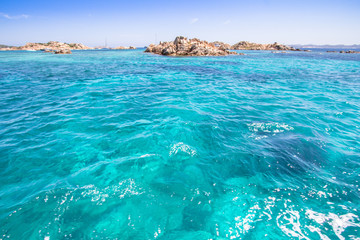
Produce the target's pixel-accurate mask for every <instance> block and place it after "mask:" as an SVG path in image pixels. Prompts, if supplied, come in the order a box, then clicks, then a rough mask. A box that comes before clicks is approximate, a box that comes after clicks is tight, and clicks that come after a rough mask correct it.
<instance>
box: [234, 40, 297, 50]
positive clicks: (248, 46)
mask: <svg viewBox="0 0 360 240" xmlns="http://www.w3.org/2000/svg"><path fill="white" fill-rule="evenodd" d="M231 49H232V50H278V51H301V50H300V49H295V48H293V47H290V46H286V45H282V44H278V43H277V42H275V43H273V44H260V43H251V42H246V41H241V42H238V43H236V44H234V45H232V46H231Z"/></svg>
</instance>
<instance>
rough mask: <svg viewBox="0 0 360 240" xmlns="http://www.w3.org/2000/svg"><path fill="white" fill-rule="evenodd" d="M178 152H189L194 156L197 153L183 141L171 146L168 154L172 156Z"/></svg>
mask: <svg viewBox="0 0 360 240" xmlns="http://www.w3.org/2000/svg"><path fill="white" fill-rule="evenodd" d="M179 152H183V153H186V154H189V155H190V156H195V155H196V154H197V153H196V151H195V149H193V148H192V147H190V146H189V145H187V144H185V143H183V142H179V143H176V144H174V145H172V146H171V148H170V152H169V156H170V157H171V156H174V155H176V154H178V153H179Z"/></svg>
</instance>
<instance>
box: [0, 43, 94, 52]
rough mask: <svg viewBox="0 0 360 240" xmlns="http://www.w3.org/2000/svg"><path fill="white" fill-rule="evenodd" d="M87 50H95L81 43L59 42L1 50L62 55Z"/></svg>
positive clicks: (30, 44) (29, 44) (32, 44)
mask: <svg viewBox="0 0 360 240" xmlns="http://www.w3.org/2000/svg"><path fill="white" fill-rule="evenodd" d="M87 49H93V48H91V47H88V46H85V45H84V44H81V43H62V42H57V41H50V42H48V43H27V44H25V45H24V46H21V47H7V48H0V50H8V51H14V50H28V51H38V50H44V51H46V52H53V51H59V52H61V53H62V54H64V53H71V51H70V50H87ZM67 50H69V51H67Z"/></svg>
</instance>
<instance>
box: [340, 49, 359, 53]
mask: <svg viewBox="0 0 360 240" xmlns="http://www.w3.org/2000/svg"><path fill="white" fill-rule="evenodd" d="M340 53H360V52H358V51H354V50H349V51H340Z"/></svg>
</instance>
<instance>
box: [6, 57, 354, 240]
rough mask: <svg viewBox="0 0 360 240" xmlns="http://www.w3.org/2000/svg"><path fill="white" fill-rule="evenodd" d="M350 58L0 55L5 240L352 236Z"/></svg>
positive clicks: (352, 107) (352, 77)
mask: <svg viewBox="0 0 360 240" xmlns="http://www.w3.org/2000/svg"><path fill="white" fill-rule="evenodd" d="M359 181H360V55H359V54H338V53H326V52H311V53H307V52H292V53H287V54H274V53H271V52H262V51H254V52H251V51H249V52H247V55H246V56H227V57H205V58H201V57H200V58H196V57H195V58H168V57H161V56H155V55H151V54H145V53H143V52H142V50H136V51H74V53H73V54H72V55H52V54H46V53H41V52H0V234H1V235H0V239H6V238H10V239H155V238H156V239H261V238H263V239H359V237H360V212H359V210H360V209H359V206H360V186H359Z"/></svg>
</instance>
